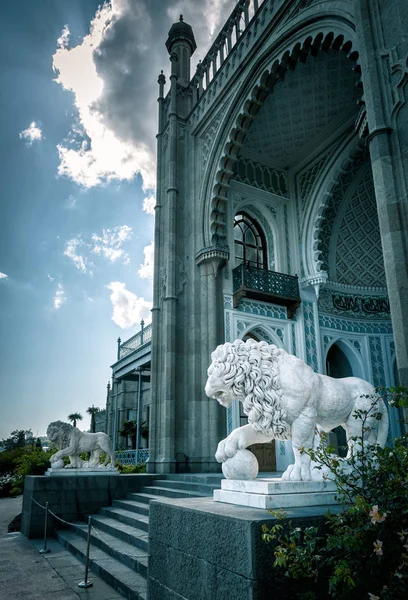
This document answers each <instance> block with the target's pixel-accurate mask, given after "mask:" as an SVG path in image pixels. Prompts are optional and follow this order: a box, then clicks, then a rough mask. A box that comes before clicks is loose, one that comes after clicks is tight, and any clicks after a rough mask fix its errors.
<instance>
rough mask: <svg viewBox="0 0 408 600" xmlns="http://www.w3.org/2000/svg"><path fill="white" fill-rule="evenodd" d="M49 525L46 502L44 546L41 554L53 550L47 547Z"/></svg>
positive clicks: (46, 504)
mask: <svg viewBox="0 0 408 600" xmlns="http://www.w3.org/2000/svg"><path fill="white" fill-rule="evenodd" d="M47 525H48V502H46V503H45V521H44V548H42V549H41V550H40V554H48V552H51V551H50V549H49V548H47Z"/></svg>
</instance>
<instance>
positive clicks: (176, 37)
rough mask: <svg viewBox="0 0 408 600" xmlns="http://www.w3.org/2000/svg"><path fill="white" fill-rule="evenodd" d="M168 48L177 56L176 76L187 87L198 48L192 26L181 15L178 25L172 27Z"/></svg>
mask: <svg viewBox="0 0 408 600" xmlns="http://www.w3.org/2000/svg"><path fill="white" fill-rule="evenodd" d="M166 48H167V50H168V53H169V54H170V55H171V54H172V53H173V52H175V53H176V54H177V68H176V75H177V79H178V83H179V84H181V85H183V86H187V85H188V84H189V82H190V62H191V57H192V55H193V53H194V51H195V49H196V48H197V44H196V42H195V39H194V33H193V30H192V28H191V25H188V24H187V23H185V22H184V21H183V15H180V20H179V21H178V23H174V25H172V27H171V29H170V31H169V37H168V38H167V41H166Z"/></svg>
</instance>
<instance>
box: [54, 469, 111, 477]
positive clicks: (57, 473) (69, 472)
mask: <svg viewBox="0 0 408 600" xmlns="http://www.w3.org/2000/svg"><path fill="white" fill-rule="evenodd" d="M44 475H47V477H72V476H76V477H77V476H85V477H86V476H87V475H120V473H119V471H118V470H117V469H116V468H115V469H110V468H109V467H108V468H107V469H105V468H99V469H98V468H96V469H87V468H85V467H84V468H79V469H51V468H50V469H47V471H46V472H45V473H44Z"/></svg>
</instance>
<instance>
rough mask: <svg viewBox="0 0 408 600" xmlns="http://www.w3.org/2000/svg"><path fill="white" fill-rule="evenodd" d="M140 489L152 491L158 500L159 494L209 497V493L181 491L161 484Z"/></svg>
mask: <svg viewBox="0 0 408 600" xmlns="http://www.w3.org/2000/svg"><path fill="white" fill-rule="evenodd" d="M140 489H141V491H142V492H144V493H150V494H151V495H153V496H155V498H154V499H156V500H158V498H157V496H165V497H166V498H208V495H207V494H202V493H199V492H187V491H180V490H177V489H174V488H165V487H160V486H148V487H147V486H146V487H142V488H140Z"/></svg>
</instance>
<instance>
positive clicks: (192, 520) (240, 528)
mask: <svg viewBox="0 0 408 600" xmlns="http://www.w3.org/2000/svg"><path fill="white" fill-rule="evenodd" d="M327 510H328V507H327V506H325V507H322V506H313V507H307V508H289V509H287V510H286V511H285V512H286V517H287V518H288V519H289V520H290V521H291V523H292V525H293V527H311V526H319V525H320V524H322V523H323V522H324V515H325V513H326V512H327ZM339 510H341V508H340V507H339V506H338V505H335V506H331V507H330V511H331V512H334V513H335V512H338V511H339ZM278 522H279V520H278V518H277V517H275V516H274V515H271V514H270V513H268V512H267V511H266V510H258V509H254V508H244V507H242V506H231V505H230V504H229V505H227V504H223V503H221V502H214V500H212V499H211V498H184V499H173V498H169V499H165V498H163V500H161V501H156V500H155V501H152V502H151V503H150V515H149V554H150V556H149V570H148V598H149V600H231V599H232V600H272V599H284V598H288V595H287V588H286V586H287V582H286V579H285V578H283V579H282V578H280V579H278V578H277V572H276V569H274V568H273V561H274V555H273V545H272V544H267V543H265V542H264V541H263V540H262V532H263V529H262V528H263V525H267V526H268V527H271V526H272V525H274V524H276V523H278Z"/></svg>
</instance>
